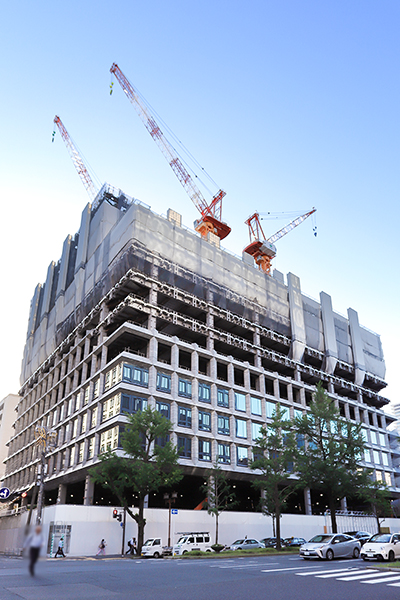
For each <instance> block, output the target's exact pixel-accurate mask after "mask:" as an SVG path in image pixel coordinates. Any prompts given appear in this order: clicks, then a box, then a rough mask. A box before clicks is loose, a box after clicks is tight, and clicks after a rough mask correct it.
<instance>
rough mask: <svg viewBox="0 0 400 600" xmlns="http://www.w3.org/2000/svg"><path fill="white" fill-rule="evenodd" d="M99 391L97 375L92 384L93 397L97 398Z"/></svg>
mask: <svg viewBox="0 0 400 600" xmlns="http://www.w3.org/2000/svg"><path fill="white" fill-rule="evenodd" d="M99 392H100V378H99V377H98V378H97V379H96V380H95V382H94V384H93V398H97V397H98V395H99Z"/></svg>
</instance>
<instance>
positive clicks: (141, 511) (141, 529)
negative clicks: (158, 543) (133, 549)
mask: <svg viewBox="0 0 400 600" xmlns="http://www.w3.org/2000/svg"><path fill="white" fill-rule="evenodd" d="M143 515H144V496H139V512H138V513H137V515H135V517H136V519H135V520H136V522H137V526H138V541H137V553H138V555H139V556H140V554H141V552H142V546H143V542H144V526H145V524H146V519H145V518H144V516H143Z"/></svg>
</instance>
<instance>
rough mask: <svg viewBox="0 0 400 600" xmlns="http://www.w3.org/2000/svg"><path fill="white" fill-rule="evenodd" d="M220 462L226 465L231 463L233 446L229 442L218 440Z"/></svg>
mask: <svg viewBox="0 0 400 600" xmlns="http://www.w3.org/2000/svg"><path fill="white" fill-rule="evenodd" d="M218 462H219V463H223V464H225V465H230V464H231V447H230V445H229V444H222V443H220V442H218Z"/></svg>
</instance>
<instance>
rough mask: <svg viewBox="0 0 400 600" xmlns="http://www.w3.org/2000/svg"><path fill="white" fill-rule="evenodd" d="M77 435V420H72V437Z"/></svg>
mask: <svg viewBox="0 0 400 600" xmlns="http://www.w3.org/2000/svg"><path fill="white" fill-rule="evenodd" d="M77 433H78V419H74V424H73V427H72V437H73V438H74V437H76V434H77Z"/></svg>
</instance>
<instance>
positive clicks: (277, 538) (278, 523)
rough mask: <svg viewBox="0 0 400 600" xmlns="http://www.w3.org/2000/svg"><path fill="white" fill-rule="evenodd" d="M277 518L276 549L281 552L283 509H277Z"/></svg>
mask: <svg viewBox="0 0 400 600" xmlns="http://www.w3.org/2000/svg"><path fill="white" fill-rule="evenodd" d="M275 510H276V512H275V518H276V549H277V550H281V509H280V507H278V506H277V507H276V509H275Z"/></svg>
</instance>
